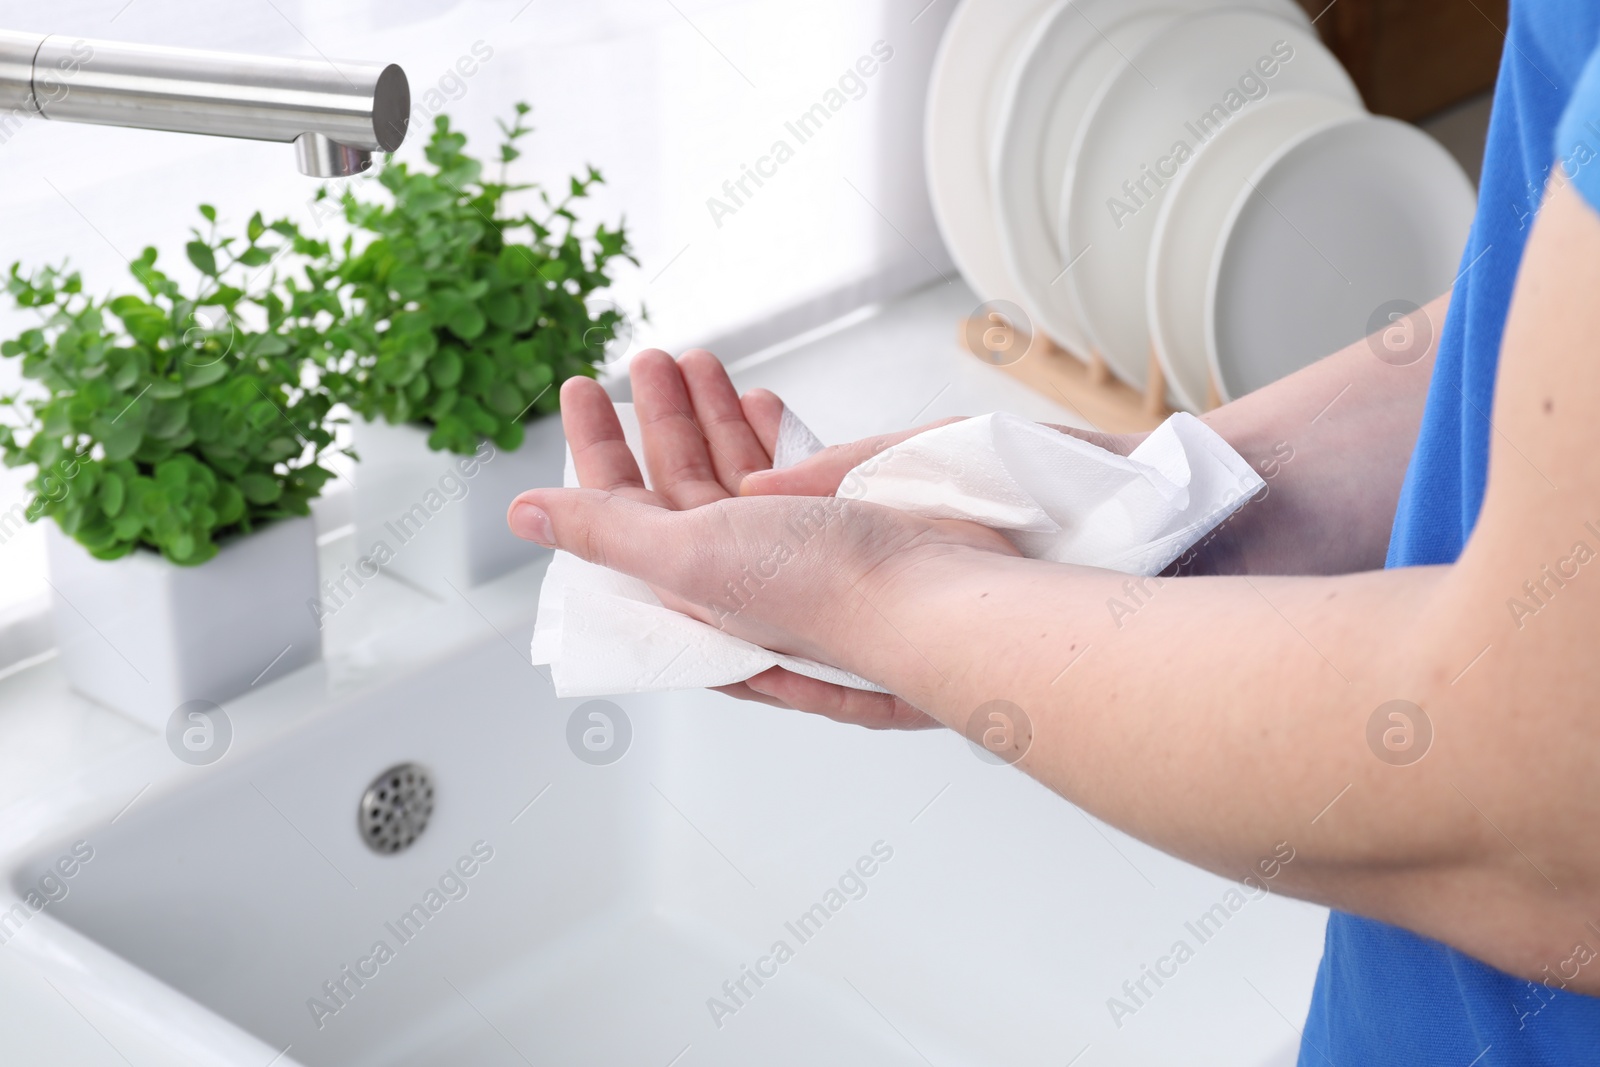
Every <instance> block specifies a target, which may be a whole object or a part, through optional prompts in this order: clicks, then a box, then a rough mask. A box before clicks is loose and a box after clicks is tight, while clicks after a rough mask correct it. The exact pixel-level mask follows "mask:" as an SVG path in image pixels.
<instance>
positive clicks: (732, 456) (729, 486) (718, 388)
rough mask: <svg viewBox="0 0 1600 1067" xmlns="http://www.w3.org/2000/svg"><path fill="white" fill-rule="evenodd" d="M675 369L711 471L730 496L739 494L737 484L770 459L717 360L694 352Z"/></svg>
mask: <svg viewBox="0 0 1600 1067" xmlns="http://www.w3.org/2000/svg"><path fill="white" fill-rule="evenodd" d="M678 369H679V371H680V372H681V373H682V374H683V384H684V386H685V387H686V388H687V389H688V392H689V402H690V404H692V405H693V407H694V417H695V421H696V422H698V423H699V424H700V430H701V432H702V433H704V434H705V435H706V447H707V449H708V450H709V451H710V454H711V467H712V469H713V470H714V471H716V474H717V481H719V482H721V483H722V487H723V488H724V489H725V490H727V492H728V494H729V495H730V496H731V495H732V494H734V493H737V492H738V491H739V480H740V479H741V478H743V477H744V476H745V475H746V474H749V473H750V472H751V471H761V470H766V469H767V468H768V467H770V466H772V456H771V455H769V454H768V453H767V450H766V449H765V448H762V447H761V442H760V441H759V440H758V439H757V438H756V434H755V431H754V430H752V429H751V428H750V423H749V421H747V420H746V419H745V417H744V407H743V406H742V405H741V404H740V403H739V394H738V392H737V391H735V390H734V388H733V383H732V382H731V381H729V380H728V372H727V370H725V369H724V368H723V366H722V361H721V360H719V359H717V357H716V356H713V355H712V354H711V353H710V352H707V351H706V350H705V349H703V348H694V349H690V350H689V351H688V352H685V353H684V354H683V355H681V356H679V357H678Z"/></svg>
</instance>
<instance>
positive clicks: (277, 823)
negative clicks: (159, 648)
mask: <svg viewBox="0 0 1600 1067" xmlns="http://www.w3.org/2000/svg"><path fill="white" fill-rule="evenodd" d="M539 570H540V568H539V567H537V566H536V567H533V568H530V569H529V570H528V571H527V572H524V573H519V574H518V575H515V576H512V577H511V578H509V579H506V580H504V581H503V582H502V583H499V584H498V585H496V586H494V587H490V588H488V589H487V590H486V591H482V592H480V591H475V592H474V594H473V602H472V603H455V604H441V605H435V606H432V607H429V608H427V609H426V610H421V611H418V612H415V613H413V615H412V617H410V618H409V619H408V620H407V621H406V622H405V623H404V624H403V625H400V626H396V627H392V628H391V629H390V630H389V631H388V632H387V634H386V636H385V638H384V640H383V641H382V642H378V643H376V644H369V645H368V646H366V647H364V648H360V649H351V650H346V652H345V654H343V655H341V656H334V657H331V662H330V665H327V666H316V667H311V668H307V669H306V670H304V671H301V672H299V673H297V674H294V675H290V676H288V677H286V678H284V679H283V680H282V681H279V682H276V683H273V684H270V685H267V686H265V687H263V688H262V689H260V690H258V691H255V692H252V693H251V694H250V695H248V696H247V697H245V698H244V699H242V700H240V701H238V702H236V703H235V704H233V705H230V707H229V708H228V709H227V711H228V714H229V716H230V718H231V722H232V726H233V734H234V740H233V747H232V749H231V750H229V751H228V752H227V753H226V755H225V756H224V757H223V758H222V759H221V760H219V761H218V762H216V763H214V764H211V765H208V766H190V765H187V764H184V763H181V762H180V761H179V760H177V759H175V758H174V757H173V755H172V753H171V752H169V751H168V750H167V748H166V743H165V740H164V739H163V738H152V739H151V740H150V742H149V743H148V744H147V745H145V746H143V747H141V748H139V749H137V750H136V751H134V752H132V753H129V754H124V755H122V756H119V757H118V758H116V759H115V760H112V761H110V762H108V763H107V764H106V765H105V766H103V767H100V768H97V769H96V770H94V771H93V772H91V773H88V774H85V775H84V776H83V777H82V778H80V779H78V780H76V781H74V782H71V783H68V784H67V785H65V786H63V788H62V789H60V790H59V791H58V792H57V793H56V794H55V795H52V796H46V797H41V798H39V799H36V800H34V801H31V802H29V803H27V804H25V805H22V806H20V807H18V808H16V809H13V811H12V812H11V813H9V814H8V815H7V816H6V817H5V818H4V820H3V826H0V864H3V865H4V866H3V873H4V874H5V877H6V879H7V881H8V882H9V887H10V889H11V891H12V893H14V894H15V895H16V896H17V897H18V898H24V897H25V896H26V894H27V893H28V892H29V890H30V889H37V888H38V887H40V886H41V885H42V884H43V885H46V886H47V887H49V886H55V885H59V886H62V887H64V890H65V891H64V893H63V892H62V891H61V890H57V891H56V892H57V893H58V895H59V896H60V898H59V899H58V900H55V901H53V902H51V903H48V904H47V905H46V906H45V907H44V909H43V911H41V912H39V913H38V914H36V915H33V916H32V917H31V918H30V919H29V920H28V921H26V923H19V925H20V929H17V930H9V929H8V928H5V927H0V935H4V934H6V933H10V935H11V936H10V937H9V940H8V941H7V944H6V947H7V948H8V949H9V950H11V951H15V952H19V953H22V954H24V955H25V956H27V957H28V958H29V959H31V960H32V961H33V963H34V964H36V965H37V966H38V967H39V968H40V969H41V971H42V972H43V973H44V975H45V976H46V977H48V978H50V979H51V981H52V982H53V983H54V984H55V985H56V986H57V987H58V989H59V990H60V991H62V993H63V995H64V996H67V997H68V999H69V1001H70V1002H71V1003H73V1005H74V1006H75V1007H76V1008H78V1010H79V1011H80V1012H81V1013H82V1014H83V1015H84V1016H85V1018H86V1019H87V1020H94V1022H95V1025H96V1026H97V1028H102V1029H104V1031H105V1035H106V1036H107V1038H108V1040H110V1041H112V1042H113V1044H114V1045H117V1044H119V1043H121V1042H123V1041H133V1040H135V1038H134V1037H131V1036H127V1035H130V1034H135V1033H138V1034H142V1035H143V1038H142V1039H147V1040H149V1041H151V1042H153V1043H154V1044H155V1046H157V1047H162V1048H166V1049H168V1050H171V1051H172V1057H171V1058H167V1059H163V1060H162V1061H160V1062H164V1063H171V1062H204V1063H215V1064H238V1065H248V1067H263V1065H265V1064H267V1063H268V1062H269V1061H270V1062H274V1063H276V1064H281V1065H285V1067H287V1065H291V1064H296V1063H298V1064H302V1065H305V1067H323V1065H328V1067H333V1065H339V1067H422V1065H433V1064H438V1065H444V1064H450V1065H458V1064H482V1065H498V1064H505V1065H508V1067H513V1065H516V1064H544V1063H606V1064H611V1063H617V1064H620V1063H641V1064H656V1065H660V1067H665V1065H668V1064H682V1065H685V1067H688V1065H693V1064H707V1065H714V1064H730V1065H731V1064H749V1063H762V1064H767V1065H785V1064H794V1065H797V1067H798V1065H815V1064H819V1063H829V1064H843V1065H850V1064H863V1065H865V1064H873V1065H884V1064H907V1065H912V1064H928V1063H933V1064H939V1065H941V1067H942V1065H952V1067H954V1065H961V1064H973V1065H976V1064H988V1063H995V1062H1004V1063H1008V1064H1035V1063H1037V1064H1057V1065H1059V1064H1062V1063H1066V1062H1069V1061H1071V1062H1077V1063H1080V1064H1082V1065H1084V1067H1092V1065H1102V1064H1153V1063H1169V1062H1183V1063H1185V1064H1208V1063H1215V1064H1228V1065H1230V1067H1237V1065H1240V1064H1261V1065H1266V1064H1270V1063H1287V1062H1292V1054H1291V1053H1290V1052H1289V1051H1287V1050H1289V1049H1292V1046H1293V1042H1294V1039H1295V1034H1294V1031H1293V1027H1292V1025H1290V1023H1289V1022H1288V1021H1287V1020H1295V1021H1298V1019H1299V1018H1301V1017H1303V1014H1304V1011H1305V1007H1306V1004H1307V1002H1308V999H1309V995H1310V988H1311V981H1312V977H1313V971H1314V967H1315V963H1316V960H1317V957H1318V955H1319V953H1320V950H1321V929H1322V924H1323V919H1324V916H1323V913H1322V911H1321V910H1320V909H1317V908H1314V907H1311V906H1308V905H1304V904H1301V903H1298V902H1294V901H1290V900H1286V899H1282V898H1279V897H1277V896H1271V895H1269V896H1264V897H1262V898H1261V899H1256V900H1248V902H1247V903H1246V905H1245V906H1243V907H1241V908H1239V909H1238V910H1237V912H1236V913H1231V914H1230V915H1229V917H1228V918H1227V920H1226V925H1225V926H1221V927H1220V929H1217V930H1215V931H1212V936H1211V937H1210V938H1209V939H1208V940H1207V941H1206V942H1205V943H1204V944H1201V943H1198V941H1197V939H1196V938H1195V937H1194V935H1193V934H1192V933H1191V932H1189V929H1188V927H1186V923H1191V922H1192V921H1194V920H1195V919H1196V918H1197V917H1199V916H1201V915H1202V914H1205V913H1207V912H1208V910H1209V909H1212V908H1213V906H1214V905H1216V904H1218V903H1219V902H1221V901H1224V900H1225V898H1226V894H1227V892H1228V889H1229V886H1230V883H1228V882H1226V881H1224V880H1222V879H1219V878H1216V877H1214V876H1212V875H1209V874H1206V873H1204V872H1201V871H1199V870H1196V869H1194V868H1192V867H1189V866H1187V865H1185V864H1183V863H1180V862H1178V861H1176V860H1173V859H1171V858H1168V857H1166V856H1163V855H1161V854H1159V853H1157V852H1154V851H1152V850H1150V849H1148V848H1146V847H1144V846H1142V845H1140V844H1138V843H1137V842H1134V841H1132V840H1131V839H1129V838H1127V837H1125V836H1123V835H1121V834H1120V833H1118V832H1116V831H1114V830H1111V829H1110V828H1107V827H1105V826H1103V825H1101V824H1099V823H1098V822H1096V821H1094V820H1092V819H1090V818H1089V817H1088V816H1086V815H1085V814H1083V813H1082V812H1080V811H1079V810H1078V809H1076V808H1074V807H1073V806H1071V805H1069V804H1067V803H1066V802H1065V801H1063V800H1061V799H1060V798H1059V797H1057V796H1055V795H1054V794H1052V793H1050V792H1048V791H1047V790H1045V789H1044V788H1042V787H1041V786H1039V785H1038V784H1036V783H1034V782H1033V781H1031V780H1030V779H1027V778H1026V777H1024V776H1022V775H1021V774H1019V773H1017V772H1016V771H1014V770H1012V769H1010V768H1008V767H1004V766H998V765H993V764H990V763H988V762H985V761H984V760H982V759H980V758H978V757H977V756H975V755H974V753H973V752H972V751H971V749H970V747H969V746H968V744H967V742H965V741H964V740H963V739H961V738H960V737H958V736H956V735H954V734H951V733H948V732H942V731H935V732H927V733H921V734H912V735H905V734H899V735H895V734H874V733H870V732H867V731H863V730H859V729H855V728H851V727H844V726H838V725H835V724H832V723H829V722H825V721H822V720H818V719H812V718H808V717H804V716H801V715H797V714H793V713H785V712H781V711H777V710H774V709H768V708H765V707H760V706H755V705H748V704H741V703H738V702H736V701H732V700H729V699H727V698H724V697H721V696H719V695H717V694H710V693H701V692H694V693H678V694H667V695H653V696H646V697H631V698H629V697H623V698H618V699H617V700H616V701H615V704H616V706H617V707H619V708H620V709H621V710H622V712H623V714H624V715H625V716H626V717H627V719H628V721H629V723H630V724H631V735H632V736H631V741H629V742H628V746H627V748H626V751H625V752H624V754H623V755H622V757H621V758H620V759H616V760H615V761H614V762H610V763H604V764H596V763H594V762H589V761H585V760H584V759H580V758H579V757H578V755H576V754H575V749H574V747H573V745H572V744H570V743H569V740H568V737H569V728H568V720H569V718H570V717H571V716H572V714H573V711H574V709H575V708H576V707H577V706H578V705H579V704H580V703H582V702H580V701H571V700H560V699H557V698H556V697H555V696H554V695H553V693H552V691H551V689H550V686H549V683H548V681H547V679H546V678H545V676H544V675H543V674H542V673H541V672H540V670H538V669H535V668H533V667H531V666H529V664H528V663H527V660H526V655H525V649H526V636H527V634H528V632H529V631H530V630H531V614H532V613H531V604H532V603H533V596H532V593H533V591H534V590H536V588H537V581H538V577H539V573H538V572H539ZM341 665H342V666H341ZM611 715H612V717H613V718H615V717H616V716H615V714H614V712H612V713H611ZM616 736H617V737H621V736H622V735H621V733H620V732H619V733H617V734H616ZM579 747H581V745H580V746H579ZM407 762H414V763H416V764H418V765H420V766H421V767H423V768H425V769H426V770H427V771H428V772H429V773H430V774H431V777H432V781H433V783H434V788H435V797H434V810H433V813H432V817H431V820H430V821H429V823H428V825H427V826H426V829H425V830H424V831H423V832H422V833H421V834H420V836H418V837H417V839H416V840H415V842H414V843H413V844H412V845H410V847H408V848H406V849H404V850H403V851H401V852H399V853H396V854H379V853H377V852H374V851H372V850H370V849H369V848H368V847H366V845H365V844H364V842H363V838H362V835H361V833H360V832H359V829H358V806H359V804H360V801H361V798H362V795H363V793H364V791H365V789H366V788H367V786H368V784H369V783H370V782H371V781H372V780H373V778H374V776H375V775H377V774H379V773H380V772H382V771H383V770H385V769H386V768H388V767H391V766H393V765H396V764H401V763H407ZM75 849H76V852H75V851H74V850H75ZM86 851H87V852H89V853H91V855H90V858H88V859H87V860H83V859H82V858H81V857H82V855H83V853H85V852H86ZM68 856H73V857H76V861H75V862H73V863H69V864H68V866H71V867H73V868H74V870H73V873H72V875H71V877H64V876H63V875H62V874H61V871H62V870H64V868H63V867H60V866H58V865H59V864H60V861H61V860H62V859H63V857H68ZM52 877H53V878H54V881H53V882H48V881H45V880H46V879H50V878H52ZM1224 910H1226V909H1224ZM1207 929H1208V930H1209V929H1210V928H1209V927H1208V928H1207ZM1180 939H1182V940H1186V941H1188V942H1189V943H1190V944H1191V946H1192V947H1193V949H1194V950H1195V951H1194V955H1193V958H1192V959H1188V960H1186V961H1185V962H1184V963H1182V965H1181V967H1179V969H1178V970H1177V973H1176V975H1175V976H1173V977H1168V978H1166V979H1164V981H1163V984H1162V985H1160V986H1159V987H1158V986H1156V985H1155V984H1154V983H1153V981H1152V980H1151V979H1149V978H1147V977H1144V976H1145V975H1146V974H1147V972H1146V971H1145V970H1144V968H1145V967H1146V965H1151V964H1154V963H1155V961H1156V960H1157V959H1158V958H1159V957H1162V956H1164V955H1166V954H1167V953H1168V952H1169V950H1170V949H1171V948H1172V946H1173V944H1174V943H1175V942H1176V941H1178V940H1180ZM380 944H381V945H383V946H384V947H383V948H382V949H380V948H379V945H380ZM780 945H781V946H782V948H780V947H779V946H780ZM1168 969H1171V968H1170V966H1169V967H1168ZM1142 978H1143V981H1144V987H1143V988H1144V993H1142V994H1141V993H1140V992H1139V983H1140V981H1141V979H1142ZM1125 982H1127V983H1130V985H1131V988H1132V990H1133V993H1132V994H1130V993H1129V992H1128V991H1127V990H1125V989H1124V983H1125ZM1114 998H1115V1001H1117V1002H1120V1003H1121V1005H1122V1010H1118V1009H1117V1008H1116V1007H1115V1004H1114V1002H1113V1000H1114ZM1128 1009H1132V1010H1128ZM108 1020H109V1021H108ZM180 1051H181V1052H182V1053H183V1055H184V1056H188V1057H189V1058H188V1059H184V1058H181V1057H180V1056H179V1055H178V1053H179V1052H180ZM1080 1055H1081V1057H1082V1058H1081V1059H1080V1060H1077V1061H1073V1057H1075V1056H1080ZM274 1057H275V1059H274ZM135 1062H137V1061H135Z"/></svg>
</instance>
